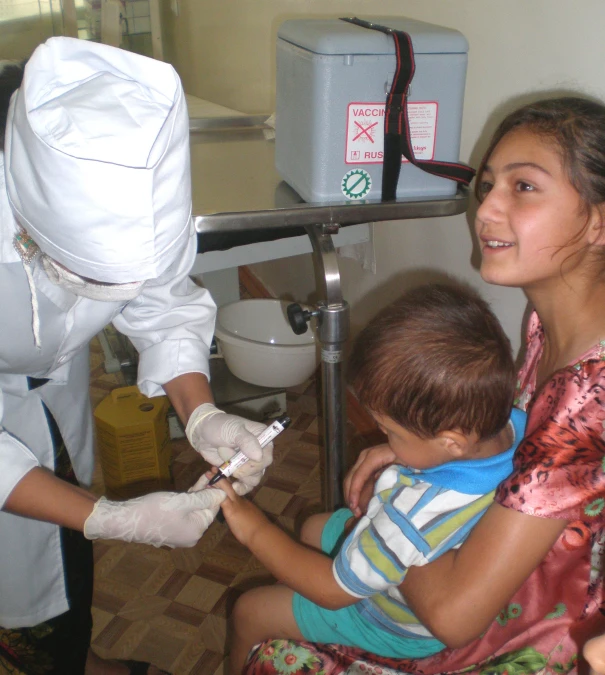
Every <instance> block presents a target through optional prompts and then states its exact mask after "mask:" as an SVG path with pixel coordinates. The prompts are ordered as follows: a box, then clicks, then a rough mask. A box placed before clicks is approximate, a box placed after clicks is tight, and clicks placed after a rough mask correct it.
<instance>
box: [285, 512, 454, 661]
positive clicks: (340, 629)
mask: <svg viewBox="0 0 605 675" xmlns="http://www.w3.org/2000/svg"><path fill="white" fill-rule="evenodd" d="M352 516H353V513H352V512H351V511H350V510H349V509H339V510H338V511H336V512H335V513H333V514H332V516H331V517H330V519H329V520H328V522H327V523H326V524H325V526H324V529H323V532H322V533H321V550H322V551H323V552H324V553H326V554H327V555H329V556H330V557H332V558H333V557H335V555H336V554H337V553H338V551H339V550H340V546H341V545H342V543H343V541H344V539H345V538H346V535H345V533H344V526H345V524H346V522H347V520H349V518H351V517H352ZM292 612H293V613H294V619H295V620H296V623H297V625H298V628H299V630H300V632H301V633H302V634H303V635H304V637H305V639H306V640H308V641H309V642H321V643H331V644H338V645H348V646H350V647H360V648H361V649H364V650H366V651H368V652H371V653H372V654H378V655H379V656H390V657H391V658H421V657H423V656H431V655H432V654H436V653H437V652H440V651H441V650H442V649H444V648H445V645H444V644H443V643H442V642H439V640H435V639H431V638H429V639H426V638H422V639H419V640H414V639H410V638H405V637H401V636H399V635H395V634H394V633H391V632H390V631H387V630H385V629H381V628H380V626H376V625H375V624H373V623H370V622H369V621H367V620H366V619H365V618H364V617H363V616H362V615H361V614H360V613H359V611H358V610H357V608H356V606H355V605H349V606H348V607H343V608H342V609H336V610H330V609H324V608H323V607H319V605H316V604H315V603H313V602H311V601H310V600H307V599H306V598H303V596H302V595H299V594H298V593H295V594H294V597H293V598H292Z"/></svg>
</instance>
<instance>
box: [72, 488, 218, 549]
mask: <svg viewBox="0 0 605 675" xmlns="http://www.w3.org/2000/svg"><path fill="white" fill-rule="evenodd" d="M224 498H225V493H224V492H223V491H222V490H212V489H210V490H202V491H200V492H195V493H191V494H190V493H187V492H184V493H178V492H153V493H152V494H149V495H144V496H143V497H136V498H135V499H129V500H127V501H124V502H112V501H109V500H108V499H105V497H101V498H100V499H99V500H98V501H97V502H96V504H95V506H94V509H93V510H92V513H91V514H90V515H89V516H88V518H87V519H86V522H85V523H84V536H85V537H86V538H87V539H121V540H122V541H134V542H137V543H139V544H151V545H152V546H156V547H159V546H170V548H190V547H191V546H195V544H197V542H198V541H199V539H200V537H201V536H202V535H203V534H204V532H205V531H206V530H207V529H208V526H209V525H210V523H212V521H213V520H214V518H215V516H216V514H217V513H218V510H219V507H220V504H221V502H222V501H223V499H224Z"/></svg>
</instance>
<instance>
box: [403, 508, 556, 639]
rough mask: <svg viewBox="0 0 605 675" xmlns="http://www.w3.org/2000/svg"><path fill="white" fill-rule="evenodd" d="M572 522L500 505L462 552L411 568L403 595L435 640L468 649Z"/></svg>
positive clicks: (488, 513)
mask: <svg viewBox="0 0 605 675" xmlns="http://www.w3.org/2000/svg"><path fill="white" fill-rule="evenodd" d="M566 524H567V521H566V520H559V519H554V518H538V517H535V516H528V515H527V514H524V513H521V512H519V511H516V510H514V509H508V508H506V507H504V506H501V505H500V504H497V503H494V504H492V506H490V508H489V509H488V510H487V511H486V513H485V515H484V516H483V517H482V518H481V520H480V521H479V522H478V523H477V525H476V526H475V527H474V529H473V530H472V532H471V534H470V535H469V537H468V539H467V540H466V541H465V542H464V543H463V544H462V546H461V547H460V548H459V549H457V550H455V551H450V552H448V553H445V554H444V555H443V556H441V557H440V558H438V559H437V560H435V561H433V562H431V563H429V564H428V565H425V566H423V567H412V568H410V570H409V572H408V574H407V576H406V578H405V580H404V582H403V583H402V584H401V586H400V589H401V592H402V593H403V594H404V596H405V598H406V601H407V602H408V603H409V604H410V607H411V608H412V610H413V611H414V612H415V613H416V615H417V616H418V618H419V619H420V621H421V622H422V623H423V624H425V625H426V626H427V627H428V628H429V630H430V631H431V632H432V633H433V635H435V637H437V638H438V639H439V640H441V641H442V642H444V643H445V644H446V645H447V646H448V647H455V648H458V647H463V646H464V645H466V644H468V643H469V642H472V641H473V640H474V639H476V638H478V637H479V636H480V635H481V634H482V633H483V631H484V630H485V629H486V628H487V627H488V626H489V624H490V623H491V622H492V621H493V620H494V619H495V617H496V616H497V615H498V612H499V611H500V610H501V609H502V607H504V605H506V603H507V602H508V601H509V600H510V599H511V598H512V596H513V595H514V594H515V592H516V591H517V590H518V589H519V588H520V587H521V585H522V584H523V582H524V581H525V580H526V579H527V577H529V575H530V574H531V573H532V572H533V570H534V569H535V568H536V567H537V566H538V564H539V563H540V562H541V561H542V560H543V559H544V557H545V556H546V554H547V553H548V552H549V551H550V549H551V548H552V547H553V545H554V543H555V542H556V540H557V539H558V537H559V535H560V534H561V533H562V532H563V530H564V528H565V526H566Z"/></svg>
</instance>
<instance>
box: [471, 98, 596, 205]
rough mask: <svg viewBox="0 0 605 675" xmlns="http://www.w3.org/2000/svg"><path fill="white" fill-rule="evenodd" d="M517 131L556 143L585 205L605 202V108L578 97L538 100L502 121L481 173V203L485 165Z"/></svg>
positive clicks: (478, 191) (477, 192) (478, 186)
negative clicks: (510, 135)
mask: <svg viewBox="0 0 605 675" xmlns="http://www.w3.org/2000/svg"><path fill="white" fill-rule="evenodd" d="M515 129H527V130H528V131H530V132H532V133H534V134H536V136H540V137H542V138H544V139H545V140H549V141H552V142H553V143H554V144H555V146H556V147H557V149H558V150H559V152H560V153H561V157H562V160H563V166H564V168H565V170H566V172H567V177H568V179H569V182H570V183H571V184H572V185H573V187H574V188H575V189H576V191H577V192H578V194H579V195H580V197H581V198H582V200H583V202H584V204H585V206H593V205H596V204H601V203H602V202H605V106H604V105H603V104H602V103H599V102H597V101H592V100H590V99H586V98H580V97H574V96H565V97H561V98H552V99H545V100H542V101H536V102H535V103H530V104H528V105H525V106H523V107H521V108H519V109H518V110H515V111H514V112H512V113H510V114H509V115H508V116H507V117H505V118H504V120H502V122H501V123H500V125H499V126H498V128H497V129H496V131H495V132H494V135H493V137H492V140H491V142H490V145H489V147H488V149H487V151H486V152H485V155H484V156H483V159H482V161H481V164H480V165H479V169H478V171H477V180H476V183H475V195H476V196H477V199H479V201H481V199H482V198H483V194H482V192H481V189H482V188H481V182H482V181H481V178H482V175H483V172H484V171H485V165H486V163H487V161H488V160H489V158H490V156H491V154H492V152H493V151H494V148H495V147H496V146H497V145H498V143H499V142H500V141H501V140H502V139H503V138H504V136H506V134H508V133H509V132H511V131H514V130H515Z"/></svg>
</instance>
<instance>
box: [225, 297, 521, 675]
mask: <svg viewBox="0 0 605 675" xmlns="http://www.w3.org/2000/svg"><path fill="white" fill-rule="evenodd" d="M349 368H350V381H351V384H352V387H353V389H354V391H355V393H356V394H357V396H358V398H359V400H360V402H361V403H362V404H364V405H365V406H366V407H367V408H368V409H369V410H370V412H371V413H372V415H373V416H374V418H375V419H376V421H377V423H378V424H379V426H380V427H381V429H382V430H383V431H384V432H385V434H386V435H387V442H388V445H389V447H390V449H391V450H392V452H393V453H394V455H395V457H396V464H394V465H393V466H391V467H389V468H387V469H386V470H385V471H384V472H383V473H382V475H381V476H380V478H379V480H378V481H377V483H376V486H375V492H374V498H373V499H372V501H371V503H370V505H369V508H368V512H367V515H366V516H364V517H362V518H361V519H360V520H359V522H358V523H357V524H356V525H355V523H354V522H353V521H352V513H351V511H349V510H348V509H341V510H339V511H336V512H335V513H333V514H320V515H316V516H313V517H312V518H310V519H309V520H308V521H307V522H306V523H305V524H304V526H303V531H302V541H303V544H298V543H295V542H294V541H292V540H291V539H290V538H289V537H288V536H287V535H286V534H284V533H283V532H282V531H281V530H280V529H279V528H277V527H276V526H275V525H273V524H271V523H270V522H269V521H268V520H267V519H266V518H265V516H264V515H263V514H262V513H261V512H260V511H259V510H258V509H257V508H256V507H255V506H254V505H252V504H251V503H250V502H247V501H244V500H242V499H240V498H239V497H237V496H236V495H235V493H234V492H233V490H232V488H231V486H230V485H228V484H227V483H226V481H221V482H219V483H218V485H219V486H221V487H222V488H223V489H224V490H225V492H227V494H228V497H229V498H228V499H226V500H225V501H224V502H223V503H222V509H223V513H224V514H225V518H226V520H227V522H228V524H229V526H230V527H231V529H232V531H233V533H234V535H235V536H236V537H237V538H238V540H239V541H240V542H241V543H243V544H245V545H246V546H248V548H249V549H250V550H251V551H252V552H253V553H254V554H255V555H256V557H257V558H258V559H259V560H260V561H261V562H262V563H263V564H264V565H265V566H266V567H267V568H268V569H269V570H270V571H271V572H272V573H273V574H274V576H276V577H277V579H278V580H279V581H281V582H282V583H283V584H284V586H269V587H264V588H258V589H254V590H252V591H249V592H248V593H246V594H244V595H243V596H242V597H241V598H240V599H239V600H238V602H237V604H236V607H235V609H234V612H233V622H234V626H233V643H232V647H231V671H230V672H231V673H232V674H233V675H235V673H240V672H241V669H242V667H243V664H244V661H245V658H246V656H247V654H248V652H249V650H250V649H251V648H252V647H253V646H254V645H255V644H256V643H258V642H260V641H261V640H263V639H266V638H269V637H273V638H276V637H291V638H298V639H301V638H303V637H304V638H305V639H307V640H310V641H316V642H327V643H338V644H348V645H354V646H359V647H362V648H363V649H366V650H369V651H372V652H374V653H378V654H381V655H383V656H391V657H395V656H398V657H404V656H407V657H411V656H426V655H429V654H434V653H436V652H438V651H440V650H442V649H443V648H444V645H443V643H441V642H440V641H439V640H437V639H435V638H434V637H433V636H432V635H431V633H430V632H429V631H428V630H427V629H426V628H425V627H424V626H422V624H421V623H420V622H419V621H418V619H417V618H416V617H415V616H414V615H413V613H412V612H411V610H410V609H409V608H408V607H407V606H406V604H405V601H404V599H403V597H402V596H401V594H400V593H399V590H398V585H399V584H400V583H401V582H402V580H403V578H404V577H405V574H406V571H407V568H408V567H410V566H412V565H424V564H425V563H427V562H429V561H430V560H431V559H432V558H434V557H437V556H439V555H441V554H442V553H443V552H444V551H446V550H449V549H450V548H454V547H458V546H459V545H460V544H461V543H462V541H463V540H464V539H465V538H466V536H467V535H468V532H469V531H470V529H471V528H472V527H473V525H474V523H475V522H476V521H477V520H478V519H479V518H480V517H481V515H482V514H483V512H484V511H485V510H486V509H487V507H488V506H489V505H490V504H491V502H492V498H493V493H494V490H495V488H496V487H497V485H498V483H500V481H502V480H503V479H504V478H506V477H507V476H508V475H509V474H510V472H511V471H512V456H513V453H514V450H515V448H516V446H517V444H518V443H519V441H520V440H521V438H522V437H523V431H524V425H525V415H524V413H522V412H521V411H518V410H514V411H513V414H512V416H511V407H512V401H513V394H514V389H515V369H514V364H513V359H512V354H511V350H510V343H509V341H508V339H507V338H506V336H505V334H504V332H503V330H502V328H501V326H500V325H499V323H498V321H497V319H496V318H495V316H494V315H493V314H492V312H491V311H490V309H489V307H488V305H487V303H485V302H484V301H483V300H482V299H481V298H480V297H479V296H478V295H477V294H476V293H474V292H473V291H471V290H470V289H468V288H465V287H462V286H457V285H452V286H446V285H436V284H434V285H427V286H423V287H420V288H417V289H415V290H412V291H409V292H408V293H406V294H404V295H403V297H402V298H400V299H399V300H398V301H397V302H395V303H393V304H392V305H390V306H388V307H387V308H386V309H385V310H383V311H382V312H381V313H380V314H379V315H378V316H377V317H376V318H375V319H374V320H373V321H371V322H370V324H369V325H368V326H367V327H366V328H365V330H364V331H362V332H361V334H360V335H359V337H358V339H357V341H356V344H355V346H354V350H353V354H352V356H351V360H350V364H349ZM351 525H355V527H354V529H353V531H352V532H351V533H350V534H348V536H346V534H345V533H346V531H347V530H348V529H350V526H351ZM345 537H346V538H345ZM343 539H344V542H343ZM304 544H306V545H308V546H310V547H313V548H308V546H305V545H304ZM332 557H334V561H332Z"/></svg>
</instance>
